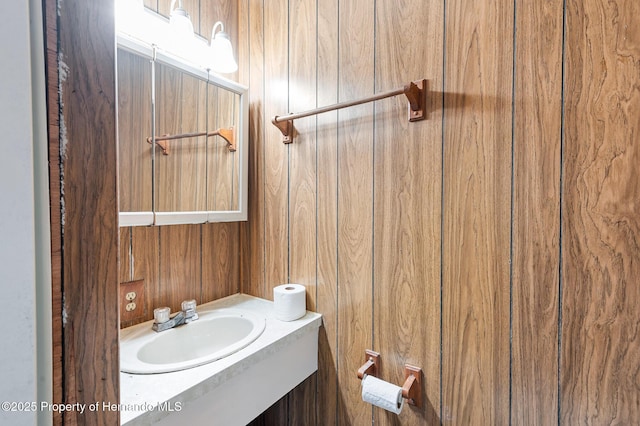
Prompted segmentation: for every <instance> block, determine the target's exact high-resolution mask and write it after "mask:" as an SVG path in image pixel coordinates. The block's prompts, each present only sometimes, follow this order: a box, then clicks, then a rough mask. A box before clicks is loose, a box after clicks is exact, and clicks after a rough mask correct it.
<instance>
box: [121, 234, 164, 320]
mask: <svg viewBox="0 0 640 426" xmlns="http://www.w3.org/2000/svg"><path fill="white" fill-rule="evenodd" d="M159 232H160V228H158V227H140V226H134V227H132V228H131V248H130V252H131V255H130V259H131V277H130V278H129V279H130V280H131V281H134V280H144V300H145V305H144V306H143V309H144V316H143V318H140V319H138V320H132V321H129V322H121V323H120V327H121V328H124V327H128V326H131V325H134V324H138V323H140V322H144V321H148V320H150V319H152V318H153V310H154V309H155V308H158V307H160V306H164V305H162V303H161V302H160V300H159V299H160V298H162V293H158V292H157V291H156V289H158V288H161V286H160V283H159V280H160V236H159V235H160V234H159ZM123 243H125V242H123V240H122V239H121V240H120V246H122V245H123Z"/></svg>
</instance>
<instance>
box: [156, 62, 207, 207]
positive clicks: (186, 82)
mask: <svg viewBox="0 0 640 426" xmlns="http://www.w3.org/2000/svg"><path fill="white" fill-rule="evenodd" d="M156 81H157V83H156V86H157V87H156V105H157V106H156V117H157V118H156V121H157V124H156V128H157V134H158V135H165V134H168V135H175V134H180V133H194V132H201V131H204V130H206V125H207V120H206V110H207V108H206V96H207V95H206V94H207V91H206V88H207V83H206V82H204V81H201V80H199V79H196V78H194V77H191V76H189V75H186V74H183V73H182V72H180V71H178V70H176V69H174V68H172V67H169V66H166V65H160V64H158V65H156ZM206 139H207V138H206V137H204V136H201V137H195V138H185V139H179V140H175V141H169V142H168V143H169V146H170V153H169V155H163V154H162V151H161V150H160V149H159V148H156V153H155V154H156V155H155V161H156V176H155V182H154V190H155V196H156V199H155V202H156V211H161V212H163V211H203V210H206V195H205V194H206V192H205V191H206V170H205V168H206V154H207V141H206Z"/></svg>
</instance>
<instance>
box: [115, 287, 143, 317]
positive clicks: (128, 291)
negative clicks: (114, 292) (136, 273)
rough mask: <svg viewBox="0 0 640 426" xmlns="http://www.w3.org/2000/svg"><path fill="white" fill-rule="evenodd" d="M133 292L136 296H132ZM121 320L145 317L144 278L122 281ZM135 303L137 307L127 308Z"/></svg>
mask: <svg viewBox="0 0 640 426" xmlns="http://www.w3.org/2000/svg"><path fill="white" fill-rule="evenodd" d="M132 293H133V294H135V297H133V298H132ZM118 301H119V303H120V322H121V323H123V322H127V321H133V320H137V319H140V318H144V315H145V312H144V311H145V303H144V280H136V281H129V282H126V283H120V298H119V299H118ZM132 303H135V309H133V310H127V309H126V306H127V305H131V304H132Z"/></svg>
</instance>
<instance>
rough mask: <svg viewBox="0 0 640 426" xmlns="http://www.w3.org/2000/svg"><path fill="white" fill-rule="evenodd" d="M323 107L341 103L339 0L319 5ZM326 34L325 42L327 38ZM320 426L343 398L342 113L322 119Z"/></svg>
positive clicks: (332, 419) (320, 100)
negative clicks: (340, 258)
mask: <svg viewBox="0 0 640 426" xmlns="http://www.w3.org/2000/svg"><path fill="white" fill-rule="evenodd" d="M317 4H318V35H317V43H318V47H317V67H318V70H317V71H318V72H317V83H316V87H317V103H318V106H323V105H331V104H334V103H337V102H338V0H331V1H330V0H325V1H321V2H318V3H317ZM321 34H322V36H321ZM316 118H317V142H316V149H317V160H316V161H317V169H316V173H317V180H318V183H317V188H316V191H317V201H316V209H317V225H316V226H317V237H316V238H317V277H316V309H317V311H318V312H321V313H322V327H321V328H320V331H319V336H318V373H317V381H318V396H317V397H316V406H317V424H336V422H337V421H338V417H337V414H338V412H337V408H338V407H337V405H338V399H339V392H338V375H337V362H338V355H337V354H338V331H337V328H338V113H337V112H332V113H327V114H321V115H318V116H317V117H316Z"/></svg>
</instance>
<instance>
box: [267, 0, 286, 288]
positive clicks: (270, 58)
mask: <svg viewBox="0 0 640 426" xmlns="http://www.w3.org/2000/svg"><path fill="white" fill-rule="evenodd" d="M263 7H264V10H263V13H264V30H265V31H264V58H265V61H264V77H265V79H266V80H267V81H271V82H272V84H270V85H268V86H265V95H264V96H265V100H264V111H265V116H266V117H268V118H269V120H270V119H271V117H273V116H274V115H277V114H282V113H283V111H288V109H289V105H288V97H287V90H288V82H287V73H288V71H287V65H288V63H289V54H288V48H289V39H288V35H287V31H286V28H287V17H288V1H287V0H273V1H269V2H265V3H264V5H263ZM265 121H266V120H265ZM288 151H289V148H288V147H287V146H285V145H283V144H282V135H281V134H280V132H279V131H278V129H276V128H275V127H274V126H268V127H267V128H266V129H265V135H264V208H265V210H266V211H267V212H268V214H265V216H264V220H265V225H264V226H265V228H264V262H265V266H266V267H265V290H264V296H265V297H266V298H268V299H273V291H272V289H273V287H275V286H277V285H279V284H282V283H286V282H288V278H289V270H288V243H289V220H288V219H289V218H288V213H287V208H288V202H287V197H288V195H287V191H288V185H289V167H288V155H289V154H288Z"/></svg>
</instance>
